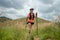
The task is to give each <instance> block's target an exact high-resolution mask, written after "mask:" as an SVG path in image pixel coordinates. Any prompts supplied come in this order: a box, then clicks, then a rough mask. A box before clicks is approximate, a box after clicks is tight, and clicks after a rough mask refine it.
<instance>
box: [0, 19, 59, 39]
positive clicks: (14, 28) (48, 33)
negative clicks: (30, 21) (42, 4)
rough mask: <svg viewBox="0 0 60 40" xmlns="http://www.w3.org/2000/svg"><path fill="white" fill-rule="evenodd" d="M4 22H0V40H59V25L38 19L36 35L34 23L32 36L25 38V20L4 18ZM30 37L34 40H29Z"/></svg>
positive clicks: (26, 34)
mask: <svg viewBox="0 0 60 40" xmlns="http://www.w3.org/2000/svg"><path fill="white" fill-rule="evenodd" d="M4 20H7V21H4ZM4 20H2V22H1V21H0V40H60V23H52V22H49V21H47V20H43V19H39V18H38V34H37V29H36V23H35V24H34V25H33V30H32V33H31V35H32V36H29V37H27V36H28V35H29V34H28V25H27V27H26V20H25V18H21V19H16V20H8V19H6V18H5V19H4ZM25 27H26V29H25ZM31 37H33V38H34V39H29V38H31Z"/></svg>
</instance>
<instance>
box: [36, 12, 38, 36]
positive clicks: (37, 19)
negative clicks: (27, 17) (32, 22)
mask: <svg viewBox="0 0 60 40" xmlns="http://www.w3.org/2000/svg"><path fill="white" fill-rule="evenodd" d="M36 28H37V29H36V33H37V35H38V18H37V13H36Z"/></svg>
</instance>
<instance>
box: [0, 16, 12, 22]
mask: <svg viewBox="0 0 60 40" xmlns="http://www.w3.org/2000/svg"><path fill="white" fill-rule="evenodd" d="M8 20H12V19H10V18H7V17H0V22H5V21H8Z"/></svg>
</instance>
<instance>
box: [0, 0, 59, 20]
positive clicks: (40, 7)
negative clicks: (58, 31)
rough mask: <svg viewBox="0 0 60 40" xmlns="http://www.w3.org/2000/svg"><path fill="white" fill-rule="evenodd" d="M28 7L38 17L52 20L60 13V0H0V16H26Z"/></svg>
mask: <svg viewBox="0 0 60 40" xmlns="http://www.w3.org/2000/svg"><path fill="white" fill-rule="evenodd" d="M30 8H34V9H35V10H34V13H36V12H38V17H39V18H43V19H48V20H52V19H55V17H56V16H59V15H60V0H0V17H2V16H5V17H8V18H11V19H16V18H21V17H26V16H27V14H28V13H29V9H30Z"/></svg>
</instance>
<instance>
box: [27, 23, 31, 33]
mask: <svg viewBox="0 0 60 40" xmlns="http://www.w3.org/2000/svg"><path fill="white" fill-rule="evenodd" d="M28 25H29V33H31V32H32V25H31V23H28Z"/></svg>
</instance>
